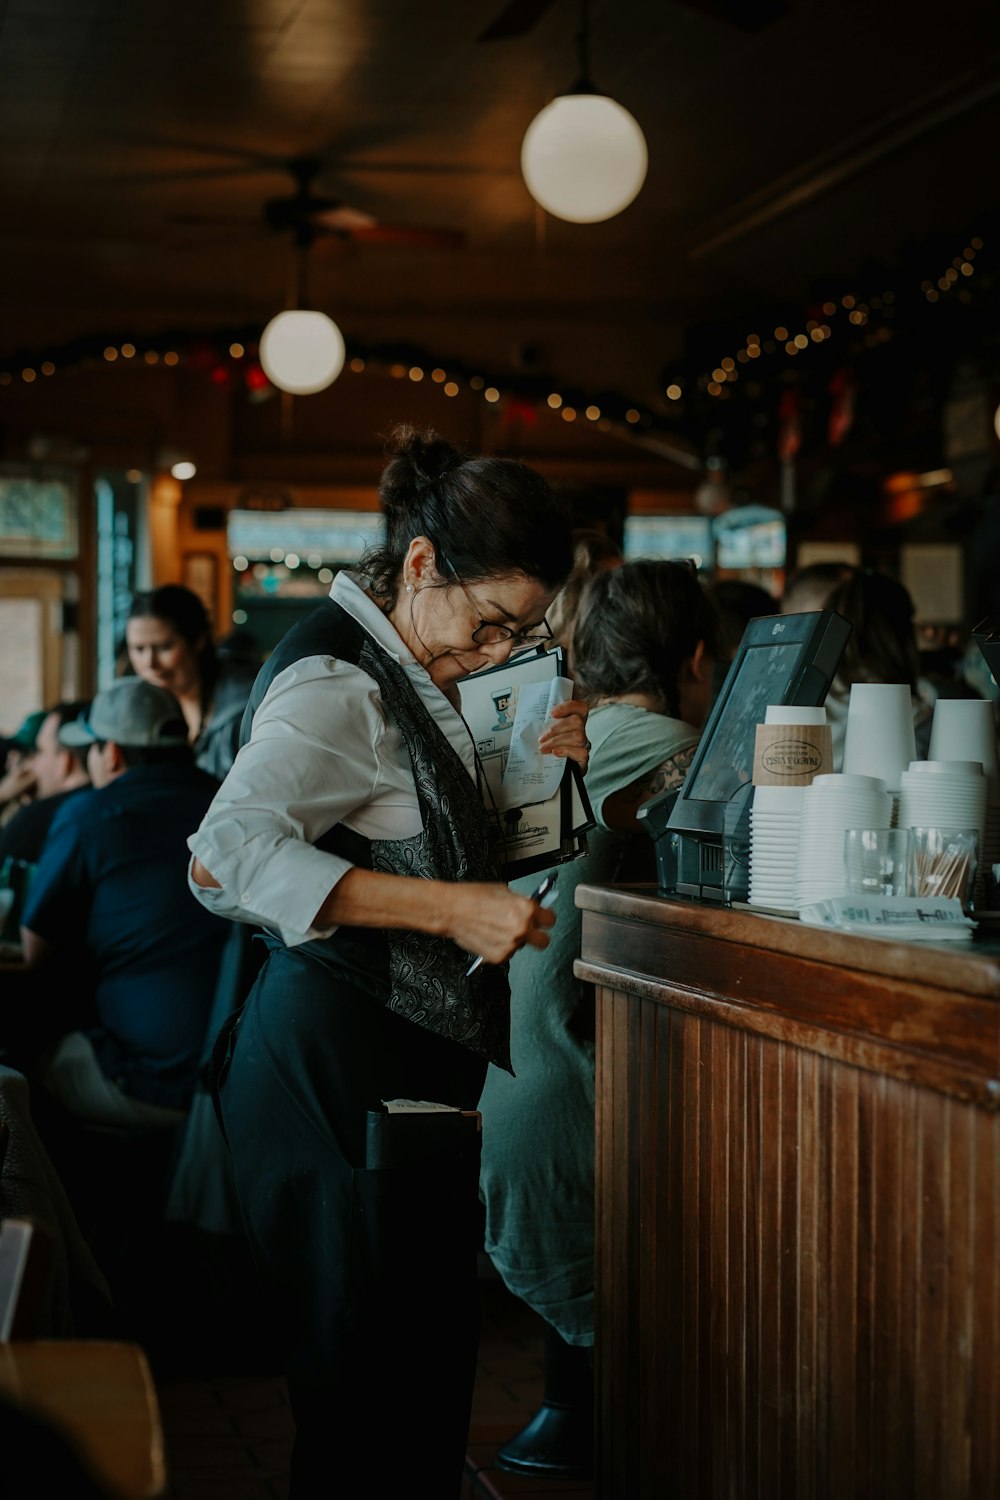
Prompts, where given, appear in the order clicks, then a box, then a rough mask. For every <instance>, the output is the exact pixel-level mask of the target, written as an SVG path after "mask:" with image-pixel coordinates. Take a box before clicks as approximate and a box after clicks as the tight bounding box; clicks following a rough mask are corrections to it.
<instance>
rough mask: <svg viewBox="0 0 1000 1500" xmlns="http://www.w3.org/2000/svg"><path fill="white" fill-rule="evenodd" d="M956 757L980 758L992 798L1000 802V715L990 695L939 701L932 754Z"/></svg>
mask: <svg viewBox="0 0 1000 1500" xmlns="http://www.w3.org/2000/svg"><path fill="white" fill-rule="evenodd" d="M952 757H955V758H960V759H963V760H965V759H971V760H976V761H978V762H979V764H980V765H981V766H982V768H983V774H984V775H985V776H986V779H987V780H988V781H989V783H990V792H989V800H990V802H991V803H994V804H996V803H997V802H1000V767H998V764H997V731H996V719H995V717H994V712H993V704H992V703H991V702H990V701H989V700H988V699H986V698H939V699H938V700H937V702H936V703H935V705H934V718H933V721H932V723H931V740H930V746H929V749H928V758H933V759H934V760H945V761H947V760H950V759H951V758H952Z"/></svg>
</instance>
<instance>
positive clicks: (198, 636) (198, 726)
mask: <svg viewBox="0 0 1000 1500" xmlns="http://www.w3.org/2000/svg"><path fill="white" fill-rule="evenodd" d="M125 645H126V650H127V653H128V665H129V668H130V669H131V671H133V672H134V673H136V675H137V676H139V677H145V679H146V681H147V682H152V683H155V684H156V686H157V687H165V688H166V689H167V690H168V691H169V692H171V693H173V695H174V697H175V698H176V699H177V701H178V702H179V703H180V705H181V708H182V709H183V711H184V718H185V721H186V722H187V726H188V730H189V733H190V737H191V744H192V745H193V747H194V754H195V761H196V763H197V765H198V766H200V768H201V769H202V770H203V771H207V772H208V773H209V775H210V776H215V777H217V778H218V780H220V781H221V780H222V778H223V776H225V774H226V772H227V771H228V770H229V767H230V766H231V765H232V763H233V758H234V756H235V755H236V751H237V748H238V746H239V734H240V720H241V719H242V717H243V710H244V708H245V707H246V701H247V698H248V697H249V695H250V689H251V687H252V686H253V680H254V676H255V675H256V670H257V669H256V666H255V664H254V663H252V662H249V661H242V660H237V659H230V658H225V659H222V658H220V657H219V655H218V654H217V652H216V648H215V644H214V641H213V639H212V623H211V621H210V620H209V617H208V612H207V610H206V609H205V606H204V604H202V602H201V600H200V599H199V597H198V595H197V594H196V593H194V592H193V590H191V589H188V588H185V587H184V586H183V585H182V584H179V583H166V584H163V585H162V586H161V587H160V588H156V589H150V590H148V591H147V592H145V593H141V594H136V595H135V597H134V598H133V600H132V605H131V608H130V609H129V613H128V620H127V621H126V624H125Z"/></svg>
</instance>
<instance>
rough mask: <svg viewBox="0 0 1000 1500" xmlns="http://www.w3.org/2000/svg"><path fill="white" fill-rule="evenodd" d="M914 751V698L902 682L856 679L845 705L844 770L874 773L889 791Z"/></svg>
mask: <svg viewBox="0 0 1000 1500" xmlns="http://www.w3.org/2000/svg"><path fill="white" fill-rule="evenodd" d="M916 753H917V747H916V739H915V735H914V729H913V700H912V698H911V696H910V689H909V686H908V684H907V683H905V682H855V683H853V684H852V686H851V697H850V702H849V703H848V707H847V725H846V728H845V731H844V754H843V757H842V761H841V767H842V769H843V770H844V771H847V772H858V773H860V774H862V775H866V776H877V777H879V779H880V780H882V781H884V782H885V784H886V786H887V788H888V789H889V791H890V792H898V791H899V779H900V776H901V775H902V773H903V772H904V771H905V770H906V768H907V766H908V765H909V764H910V762H911V761H912V760H913V759H914V758H915V756H916Z"/></svg>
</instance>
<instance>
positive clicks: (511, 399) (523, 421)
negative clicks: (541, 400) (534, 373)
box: [503, 396, 538, 427]
mask: <svg viewBox="0 0 1000 1500" xmlns="http://www.w3.org/2000/svg"><path fill="white" fill-rule="evenodd" d="M503 419H504V421H505V422H506V423H507V425H508V427H518V426H520V427H534V426H535V424H536V423H537V421H538V408H537V406H536V405H535V403H534V402H533V401H527V400H525V398H524V397H523V396H508V397H507V401H506V403H505V405H504V412H503Z"/></svg>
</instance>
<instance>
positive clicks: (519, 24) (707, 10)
mask: <svg viewBox="0 0 1000 1500" xmlns="http://www.w3.org/2000/svg"><path fill="white" fill-rule="evenodd" d="M678 3H679V4H681V5H686V6H687V7H688V8H689V9H690V10H697V11H700V12H701V13H702V15H706V16H712V17H714V19H716V20H718V21H727V22H729V24H730V25H732V26H738V27H739V28H740V29H741V30H742V31H761V30H763V28H764V27H765V26H769V25H770V24H771V22H772V21H776V20H777V19H778V17H779V16H782V15H784V13H785V11H786V10H787V9H788V5H787V3H786V0H678ZM554 4H555V0H507V4H506V5H505V6H503V7H502V9H501V10H500V11H499V12H498V13H497V15H495V16H494V17H493V20H492V21H491V22H490V24H489V25H488V26H487V27H485V28H484V29H483V30H482V31H481V32H480V33H479V36H478V37H477V38H476V40H477V41H479V42H496V41H501V40H503V39H504V38H506V37H512V36H523V35H524V34H525V32H527V31H530V30H531V29H532V27H534V26H535V25H537V23H538V22H539V21H540V20H541V19H542V17H543V16H544V15H545V13H546V11H549V10H551V9H552V6H553V5H554Z"/></svg>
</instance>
